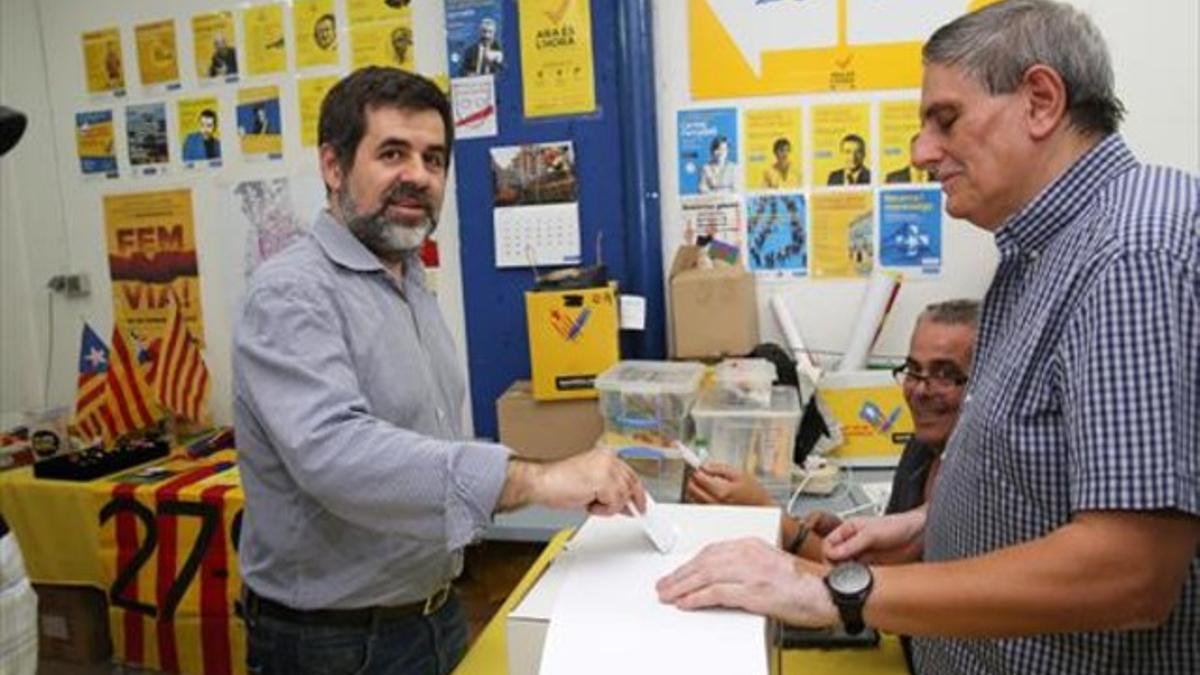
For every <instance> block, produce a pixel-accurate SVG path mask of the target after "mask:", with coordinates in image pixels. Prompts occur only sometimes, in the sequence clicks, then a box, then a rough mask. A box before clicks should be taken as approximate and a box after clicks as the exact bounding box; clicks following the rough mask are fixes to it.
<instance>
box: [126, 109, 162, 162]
mask: <svg viewBox="0 0 1200 675" xmlns="http://www.w3.org/2000/svg"><path fill="white" fill-rule="evenodd" d="M125 145H126V148H127V149H128V151H129V166H130V167H132V168H133V175H134V176H155V175H161V174H164V173H166V172H167V162H169V161H170V160H171V157H170V150H168V145H167V105H166V104H165V103H144V104H141V105H131V106H128V107H127V108H125Z"/></svg>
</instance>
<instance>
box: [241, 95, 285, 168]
mask: <svg viewBox="0 0 1200 675" xmlns="http://www.w3.org/2000/svg"><path fill="white" fill-rule="evenodd" d="M237 129H238V138H239V139H240V140H241V147H242V156H243V157H245V158H246V159H249V160H251V161H255V160H279V159H283V117H282V116H281V114H280V110H279V87H276V86H274V85H272V86H269V87H246V88H244V89H239V90H238V95H237Z"/></svg>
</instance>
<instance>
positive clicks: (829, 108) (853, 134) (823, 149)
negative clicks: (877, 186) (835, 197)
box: [812, 103, 874, 185]
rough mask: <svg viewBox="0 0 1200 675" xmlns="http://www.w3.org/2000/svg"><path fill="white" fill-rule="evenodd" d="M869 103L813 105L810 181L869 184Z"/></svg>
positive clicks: (870, 178)
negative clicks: (811, 173)
mask: <svg viewBox="0 0 1200 675" xmlns="http://www.w3.org/2000/svg"><path fill="white" fill-rule="evenodd" d="M870 127H871V106H870V104H867V103H850V104H844V105H818V106H813V108H812V143H813V184H814V185H870V184H871V183H872V182H874V181H873V180H872V179H873V175H872V173H871V168H872V167H871V165H870V152H871V137H870V133H869V132H870Z"/></svg>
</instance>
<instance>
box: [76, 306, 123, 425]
mask: <svg viewBox="0 0 1200 675" xmlns="http://www.w3.org/2000/svg"><path fill="white" fill-rule="evenodd" d="M108 361H109V351H108V346H107V345H105V344H104V341H103V340H101V339H100V336H99V335H96V331H94V330H92V327H91V326H89V325H87V324H86V323H85V324H83V340H82V342H81V344H80V347H79V380H78V386H77V387H76V389H75V420H74V422H75V428H76V429H77V430H78V431H79V432H80V433H81V434H83V435H84V436H86V437H87V438H89V439H93V438H97V437H103V438H104V440H105V442H106V443H107V442H109V441H111V440H112V438H113V436H114V435H115V434H114V433H113V425H112V422H113V420H112V418H111V416H110V414H109V410H108V408H107V403H108V379H107V375H108ZM106 418H107V419H106Z"/></svg>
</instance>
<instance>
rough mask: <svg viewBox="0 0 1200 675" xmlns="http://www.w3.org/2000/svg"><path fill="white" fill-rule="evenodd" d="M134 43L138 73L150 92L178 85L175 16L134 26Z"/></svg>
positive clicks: (172, 89)
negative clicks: (135, 44) (135, 45)
mask: <svg viewBox="0 0 1200 675" xmlns="http://www.w3.org/2000/svg"><path fill="white" fill-rule="evenodd" d="M133 37H134V41H135V42H136V43H137V60H138V74H139V75H140V76H141V78H142V86H143V87H146V88H147V89H148V90H149V91H151V92H156V91H174V90H175V89H179V87H180V83H179V51H178V49H177V48H176V45H175V20H174V19H163V20H162V21H153V22H151V23H142V24H138V25H136V26H134V27H133Z"/></svg>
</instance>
